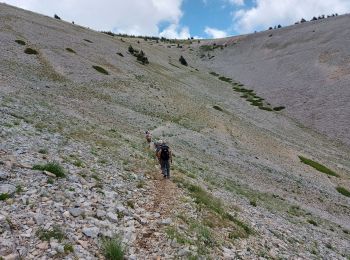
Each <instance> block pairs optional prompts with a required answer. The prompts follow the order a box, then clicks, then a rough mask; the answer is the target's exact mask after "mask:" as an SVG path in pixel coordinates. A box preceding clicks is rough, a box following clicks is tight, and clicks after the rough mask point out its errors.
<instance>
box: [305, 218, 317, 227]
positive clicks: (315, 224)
mask: <svg viewBox="0 0 350 260" xmlns="http://www.w3.org/2000/svg"><path fill="white" fill-rule="evenodd" d="M307 222H309V223H310V224H311V225H314V226H318V225H317V223H316V221H315V220H312V219H309V220H308V221H307Z"/></svg>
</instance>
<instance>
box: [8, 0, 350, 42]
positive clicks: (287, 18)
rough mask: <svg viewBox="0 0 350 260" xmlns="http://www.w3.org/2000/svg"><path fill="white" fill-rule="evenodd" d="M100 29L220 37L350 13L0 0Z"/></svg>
mask: <svg viewBox="0 0 350 260" xmlns="http://www.w3.org/2000/svg"><path fill="white" fill-rule="evenodd" d="M2 2H5V3H7V4H10V5H14V6H17V7H20V8H23V9H27V10H31V11H34V12H38V13H41V14H45V15H48V16H53V15H54V14H57V15H58V16H60V17H61V18H62V19H63V20H66V21H74V22H75V23H77V24H80V25H83V26H86V27H90V28H92V29H95V30H99V31H112V32H115V33H127V34H133V35H148V36H163V37H166V38H176V39H186V38H189V37H194V38H223V37H227V36H232V35H239V34H247V33H252V32H254V31H262V30H266V29H267V28H269V27H270V26H272V27H274V26H275V25H278V24H281V25H282V26H287V25H291V24H294V23H295V22H296V21H300V19H301V18H305V19H306V20H310V19H311V18H312V17H313V16H319V15H323V14H324V15H328V14H333V13H338V14H339V15H340V14H344V13H350V0H127V1H125V0H98V1H96V0H2Z"/></svg>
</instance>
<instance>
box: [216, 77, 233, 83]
mask: <svg viewBox="0 0 350 260" xmlns="http://www.w3.org/2000/svg"><path fill="white" fill-rule="evenodd" d="M219 80H222V81H225V82H232V79H230V78H226V77H224V76H220V77H219Z"/></svg>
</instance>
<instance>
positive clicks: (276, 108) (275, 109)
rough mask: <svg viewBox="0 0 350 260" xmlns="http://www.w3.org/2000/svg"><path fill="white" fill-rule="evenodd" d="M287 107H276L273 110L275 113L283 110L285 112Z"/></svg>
mask: <svg viewBox="0 0 350 260" xmlns="http://www.w3.org/2000/svg"><path fill="white" fill-rule="evenodd" d="M285 108H286V107H284V106H280V107H274V108H273V110H274V111H281V110H283V109H285Z"/></svg>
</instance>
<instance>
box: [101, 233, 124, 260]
mask: <svg viewBox="0 0 350 260" xmlns="http://www.w3.org/2000/svg"><path fill="white" fill-rule="evenodd" d="M101 249H102V253H103V255H104V256H105V258H106V259H107V260H123V259H124V248H123V246H122V243H121V240H120V238H119V237H114V238H103V239H102V246H101Z"/></svg>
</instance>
